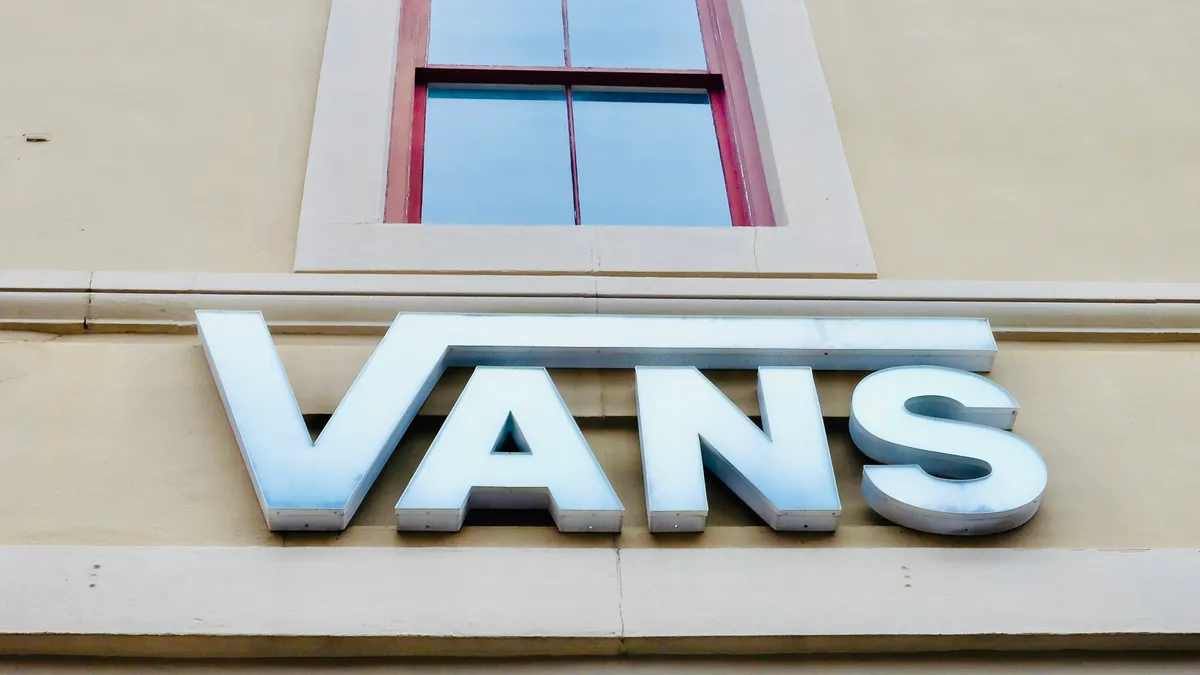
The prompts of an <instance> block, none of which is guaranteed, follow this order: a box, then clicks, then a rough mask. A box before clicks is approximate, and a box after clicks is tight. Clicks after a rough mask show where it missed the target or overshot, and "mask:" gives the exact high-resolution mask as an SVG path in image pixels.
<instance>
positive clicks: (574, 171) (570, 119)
mask: <svg viewBox="0 0 1200 675" xmlns="http://www.w3.org/2000/svg"><path fill="white" fill-rule="evenodd" d="M562 17H563V63H565V64H566V67H567V68H570V67H571V26H570V23H569V19H568V17H567V0H562ZM567 133H568V134H570V147H571V189H572V191H573V195H572V198H573V199H574V200H575V224H576V225H582V224H583V213H582V212H581V210H580V208H579V158H578V157H577V155H576V154H575V105H574V101H572V99H571V87H570V85H567Z"/></svg>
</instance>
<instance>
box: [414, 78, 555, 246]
mask: <svg viewBox="0 0 1200 675" xmlns="http://www.w3.org/2000/svg"><path fill="white" fill-rule="evenodd" d="M425 125H426V126H425V173H424V191H423V196H422V206H421V221H422V222H424V223H430V224H454V225H493V224H495V225H574V224H575V197H574V190H573V187H572V184H571V148H570V133H569V130H568V127H567V102H566V90H565V89H561V88H559V89H530V88H525V89H499V88H459V87H438V86H431V87H430V88H429V101H428V108H427V112H426V122H425Z"/></svg>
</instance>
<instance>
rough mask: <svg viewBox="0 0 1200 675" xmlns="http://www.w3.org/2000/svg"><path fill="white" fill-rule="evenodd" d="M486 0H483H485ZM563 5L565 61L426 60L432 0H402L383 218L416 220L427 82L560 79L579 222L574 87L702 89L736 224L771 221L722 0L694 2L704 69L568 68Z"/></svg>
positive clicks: (745, 91) (556, 82)
mask: <svg viewBox="0 0 1200 675" xmlns="http://www.w3.org/2000/svg"><path fill="white" fill-rule="evenodd" d="M483 1H486V0H483ZM562 6H563V40H564V44H565V46H566V49H565V61H566V63H567V64H568V65H567V66H564V67H553V68H541V67H522V66H512V67H509V66H457V65H455V66H447V65H435V66H431V65H429V61H428V54H429V17H430V0H405V1H404V3H403V9H402V11H401V17H400V41H399V45H400V46H399V52H398V54H397V59H396V89H395V101H394V106H393V109H392V110H393V112H392V115H393V117H392V141H391V148H390V151H389V154H388V174H387V176H388V177H387V195H386V201H385V205H384V208H385V210H384V218H385V222H389V223H395V222H405V223H419V222H421V196H422V177H423V174H424V159H425V147H424V145H425V108H426V96H427V89H428V85H429V84H435V83H436V84H511V85H558V86H566V87H567V111H568V115H567V124H568V129H569V130H570V134H571V139H570V148H571V173H572V176H571V179H572V184H573V185H574V186H575V224H576V225H579V224H580V222H579V221H580V209H579V176H578V170H577V164H576V158H575V121H574V113H573V106H572V105H571V87H572V86H587V85H592V86H610V87H664V88H688V89H704V90H707V91H708V93H709V98H710V100H711V102H712V110H713V121H714V123H715V125H716V132H717V145H718V146H719V148H720V153H721V165H722V169H723V171H724V174H725V188H726V191H727V192H728V195H729V210H730V216H731V219H732V221H733V225H734V226H735V227H747V226H757V227H770V226H773V225H775V217H774V212H773V210H772V208H771V201H770V195H769V193H768V190H767V180H766V173H765V171H764V169H763V162H762V153H761V150H760V149H759V145H758V136H757V134H756V133H755V130H754V115H753V112H752V110H751V108H750V92H749V89H748V87H747V85H746V80H745V75H744V71H743V70H742V60H741V55H740V54H739V53H738V48H737V44H736V42H735V37H734V29H733V19H732V17H731V15H730V13H729V6H728V0H696V9H697V12H698V13H699V15H700V32H701V35H702V37H703V40H704V53H705V57H706V60H707V64H708V69H707V70H640V69H627V68H611V69H608V68H574V67H571V66H570V65H569V64H570V51H571V46H570V38H569V33H568V28H567V0H562Z"/></svg>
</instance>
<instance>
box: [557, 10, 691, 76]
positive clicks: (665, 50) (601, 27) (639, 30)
mask: <svg viewBox="0 0 1200 675" xmlns="http://www.w3.org/2000/svg"><path fill="white" fill-rule="evenodd" d="M567 23H568V24H569V25H570V32H571V65H572V66H576V67H580V68H649V69H663V70H706V69H707V68H708V66H707V65H706V64H705V61H704V41H703V39H702V38H701V37H700V17H699V15H697V13H696V0H568V3H567Z"/></svg>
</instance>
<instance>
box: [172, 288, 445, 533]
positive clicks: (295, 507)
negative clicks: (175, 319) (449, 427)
mask: <svg viewBox="0 0 1200 675" xmlns="http://www.w3.org/2000/svg"><path fill="white" fill-rule="evenodd" d="M196 322H197V324H198V326H199V330H200V341H201V343H202V344H203V345H204V353H205V354H206V355H207V357H208V363H209V367H210V368H211V369H212V373H213V379H215V380H216V382H217V389H218V390H219V391H220V393H221V402H222V403H224V404H225V411H226V412H227V413H228V414H229V421H230V423H231V425H232V426H233V432H234V435H235V436H236V437H237V442H238V447H240V448H241V451H242V458H243V459H245V460H246V468H247V469H248V470H249V472H250V480H251V482H253V483H254V491H255V492H256V493H257V494H258V502H259V505H260V506H262V510H263V515H264V516H266V519H267V527H269V528H270V529H272V530H343V529H345V528H346V526H347V525H348V524H349V523H350V519H351V518H352V517H353V516H354V512H355V511H356V510H357V509H358V506H359V504H361V503H362V500H363V497H365V496H366V494H367V490H368V489H370V487H371V484H372V483H373V482H375V478H376V477H377V476H378V475H379V472H380V471H381V470H382V469H383V465H384V464H386V463H387V460H388V458H389V457H390V456H391V454H392V450H393V449H394V448H395V447H396V444H397V443H399V442H400V437H401V436H403V435H404V432H405V431H406V430H407V429H408V425H409V424H410V423H411V422H412V420H413V418H414V417H415V416H416V414H417V410H418V409H419V408H420V407H421V404H422V403H423V402H424V401H425V398H426V397H427V396H428V395H429V392H430V391H431V390H432V389H433V387H434V385H435V384H436V383H437V381H438V378H439V377H441V375H442V371H443V370H444V366H443V356H444V354H445V351H446V344H445V343H444V342H442V343H440V344H439V343H438V341H436V340H434V341H429V340H422V339H420V337H421V336H418V335H415V334H414V332H413V331H411V330H409V331H408V335H403V332H404V330H403V324H404V323H405V322H404V321H399V320H398V321H397V322H396V323H395V324H393V325H392V327H391V329H390V330H388V332H387V334H386V335H385V336H384V338H383V341H382V342H380V343H379V347H378V348H376V350H375V353H374V354H372V355H371V358H370V360H369V361H367V365H366V366H364V367H363V369H362V372H360V373H359V375H358V378H357V379H355V381H354V384H352V385H351V386H350V390H349V391H348V392H346V396H345V398H343V399H342V402H341V403H340V404H339V405H338V407H337V410H336V411H334V414H333V417H331V418H330V419H329V423H328V424H327V425H326V426H325V429H324V430H323V431H322V432H321V435H320V437H318V438H317V440H316V442H315V443H314V442H312V441H311V439H310V436H309V433H308V429H307V427H306V425H305V423H304V418H303V416H302V415H301V413H300V405H299V404H298V403H297V402H296V395H295V393H294V392H293V391H292V385H291V383H290V382H289V381H288V377H287V373H286V372H285V371H284V369H283V362H282V361H280V359H279V353H278V352H277V351H276V349H275V344H274V342H272V340H271V334H270V331H269V330H268V329H267V324H266V321H264V320H263V317H262V314H261V313H259V312H224V311H198V312H196Z"/></svg>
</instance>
